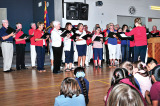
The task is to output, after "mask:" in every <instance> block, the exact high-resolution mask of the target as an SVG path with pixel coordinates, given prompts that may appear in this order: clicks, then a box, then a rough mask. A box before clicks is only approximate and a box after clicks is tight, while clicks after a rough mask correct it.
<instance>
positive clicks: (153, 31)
mask: <svg viewBox="0 0 160 106" xmlns="http://www.w3.org/2000/svg"><path fill="white" fill-rule="evenodd" d="M151 33H152V34H155V33H159V30H157V26H155V25H154V26H153V27H152V31H151ZM156 36H160V33H159V34H157V35H155V36H153V35H152V37H156Z"/></svg>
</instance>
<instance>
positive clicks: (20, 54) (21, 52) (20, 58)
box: [16, 44, 25, 70]
mask: <svg viewBox="0 0 160 106" xmlns="http://www.w3.org/2000/svg"><path fill="white" fill-rule="evenodd" d="M23 68H25V44H16V69H17V70H18V69H23Z"/></svg>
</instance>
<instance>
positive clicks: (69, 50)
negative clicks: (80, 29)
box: [64, 22, 74, 71]
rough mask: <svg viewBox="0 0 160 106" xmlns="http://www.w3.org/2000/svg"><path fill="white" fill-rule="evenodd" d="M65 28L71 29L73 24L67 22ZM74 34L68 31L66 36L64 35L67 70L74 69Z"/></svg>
mask: <svg viewBox="0 0 160 106" xmlns="http://www.w3.org/2000/svg"><path fill="white" fill-rule="evenodd" d="M65 29H66V30H69V31H71V29H72V24H71V23H70V22H67V23H66V26H65ZM72 35H73V33H72V32H71V33H68V34H67V36H66V37H64V52H65V71H71V70H73V68H72V63H73V55H74V48H73V39H70V37H71V36H72ZM68 64H69V68H68Z"/></svg>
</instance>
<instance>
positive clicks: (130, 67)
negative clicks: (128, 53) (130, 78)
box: [121, 61, 133, 74]
mask: <svg viewBox="0 0 160 106" xmlns="http://www.w3.org/2000/svg"><path fill="white" fill-rule="evenodd" d="M121 67H122V68H125V69H126V70H127V71H128V72H129V74H133V65H132V63H131V62H129V61H125V62H123V63H122V65H121Z"/></svg>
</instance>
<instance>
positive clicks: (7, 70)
mask: <svg viewBox="0 0 160 106" xmlns="http://www.w3.org/2000/svg"><path fill="white" fill-rule="evenodd" d="M3 72H6V73H7V72H11V70H6V71H3Z"/></svg>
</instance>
